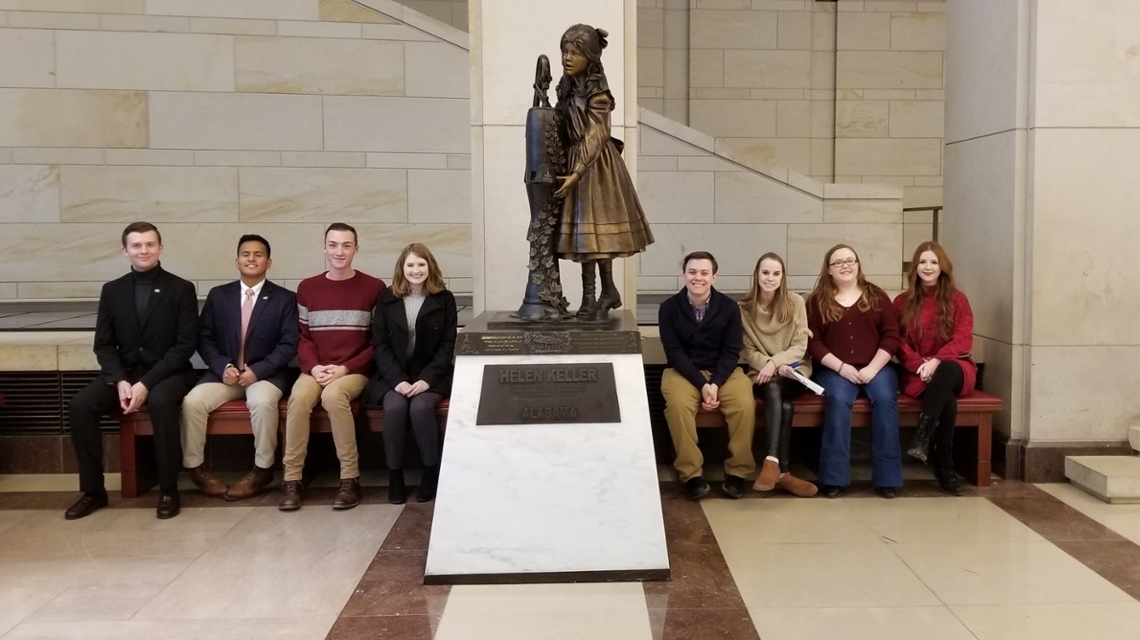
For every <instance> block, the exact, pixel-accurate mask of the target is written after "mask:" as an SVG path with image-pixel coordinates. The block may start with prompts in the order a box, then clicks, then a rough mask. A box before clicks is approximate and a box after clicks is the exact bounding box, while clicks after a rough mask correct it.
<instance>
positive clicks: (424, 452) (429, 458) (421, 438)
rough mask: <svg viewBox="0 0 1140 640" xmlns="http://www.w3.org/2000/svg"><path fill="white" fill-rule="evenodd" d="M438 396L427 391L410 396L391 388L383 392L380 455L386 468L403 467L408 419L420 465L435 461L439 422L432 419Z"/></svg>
mask: <svg viewBox="0 0 1140 640" xmlns="http://www.w3.org/2000/svg"><path fill="white" fill-rule="evenodd" d="M442 400H443V396H442V395H440V394H438V393H433V392H431V391H424V392H423V393H420V394H417V395H414V396H412V397H411V398H408V397H406V396H404V395H403V394H401V393H396V392H395V391H389V392H388V393H386V394H384V456H385V458H387V463H388V468H389V469H391V470H393V471H395V470H397V469H403V468H404V447H405V446H406V444H405V443H406V442H407V439H408V423H409V422H411V426H412V437H414V438H415V439H416V446H418V447H419V448H420V458H421V459H422V462H423V465H424V466H425V467H434V466H435V465H437V464H439V458H440V447H439V424H438V423H436V421H435V407H436V405H438V404H439V403H440V402H441V401H442Z"/></svg>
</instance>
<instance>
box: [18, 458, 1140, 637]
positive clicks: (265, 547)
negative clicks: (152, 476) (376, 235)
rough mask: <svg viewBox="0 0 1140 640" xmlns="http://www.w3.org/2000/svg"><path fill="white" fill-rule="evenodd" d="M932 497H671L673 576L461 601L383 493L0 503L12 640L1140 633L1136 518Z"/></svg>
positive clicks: (1002, 486) (480, 594) (997, 497)
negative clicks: (173, 504) (433, 580)
mask: <svg viewBox="0 0 1140 640" xmlns="http://www.w3.org/2000/svg"><path fill="white" fill-rule="evenodd" d="M318 484H319V485H324V484H327V483H324V482H321V483H318ZM930 485H932V483H931V482H930V481H929V480H913V481H909V480H908V486H907V488H906V490H905V491H904V492H903V494H902V496H901V497H900V498H898V499H896V500H893V501H887V500H882V499H880V498H877V497H874V495H873V494H872V493H871V492H869V491H866V490H862V489H859V490H854V491H851V492H849V493H848V494H847V495H846V496H845V497H844V498H842V499H839V500H825V499H822V498H816V499H806V500H805V499H795V498H790V497H786V496H779V495H765V496H759V495H756V494H752V493H749V494H748V497H747V498H746V499H744V500H739V501H731V500H727V499H724V498H723V497H720V496H719V495H718V492H716V491H714V492H713V494H710V496H709V498H706V499H705V500H704V501H702V502H701V503H694V502H691V501H688V500H686V499H684V498H683V497H681V496H680V495H679V493H678V492H677V490H676V488H675V487H674V486H673V485H672V484H669V483H663V484H662V506H663V510H664V514H665V526H666V533H667V537H668V540H669V553H670V564H671V566H672V574H673V579H672V580H671V581H669V582H650V583H644V584H637V583H609V584H562V585H521V586H519V585H505V586H461V587H460V586H457V587H447V586H426V587H425V586H423V585H422V584H421V579H422V575H423V565H424V561H425V558H426V548H427V540H428V532H429V530H430V525H431V513H432V505H431V504H430V503H429V504H414V503H413V504H409V505H405V506H402V507H400V506H391V505H388V504H385V503H384V489H383V488H382V487H369V488H368V489H367V493H366V498H367V500H366V501H365V502H366V503H365V504H362V505H361V506H360V507H358V508H356V509H354V510H352V511H348V512H333V511H331V510H330V509H329V508H328V506H327V502H329V500H330V499H331V495H332V490H331V489H327V488H314V489H312V490H310V491H309V492H307V493H306V506H305V507H304V508H303V509H301V511H299V512H296V513H281V512H278V511H277V510H276V509H275V508H274V505H275V500H276V496H275V495H273V494H269V495H266V496H263V497H262V498H259V499H254V500H251V501H249V502H248V503H243V504H238V505H226V503H223V502H221V501H218V500H210V499H205V498H201V497H198V496H195V495H194V494H192V493H190V492H187V493H185V494H184V496H185V504H186V505H187V507H186V508H185V509H184V511H183V513H182V515H180V516H178V517H177V518H175V519H173V520H167V521H158V520H156V519H155V518H154V513H153V505H152V502H153V496H145V497H143V498H140V499H138V500H132V501H121V500H120V501H117V502H116V503H115V504H113V505H112V508H109V509H105V510H103V511H100V512H98V513H96V514H94V515H93V516H91V517H89V518H87V519H84V520H80V521H75V522H67V521H65V520H63V517H62V513H61V509H62V508H63V506H65V505H66V504H67V503H68V502H69V501H70V500H72V499H73V498H74V494H68V493H43V494H27V493H13V492H8V493H0V638H2V639H3V640H9V639H12V638H67V639H82V638H116V639H118V638H226V639H229V638H234V639H237V638H288V639H298V640H300V639H314V640H316V639H320V638H329V639H338V640H339V639H353V638H375V639H389V638H391V639H399V640H417V639H431V638H436V639H439V640H456V639H458V640H480V639H483V638H495V639H496V640H499V639H512V638H519V639H523V638H525V639H527V640H531V639H544V638H550V639H570V640H576V639H579V638H581V639H583V640H585V639H590V640H608V639H611V638H612V639H614V640H636V639H645V640H651V639H655V640H661V639H668V640H702V639H704V638H731V639H733V640H755V639H756V638H763V639H764V640H815V639H825V638H826V639H828V640H831V639H850V640H860V639H863V638H868V639H870V638H874V639H876V640H894V639H899V640H903V639H911V638H921V639H923V640H969V639H976V640H1023V639H1024V640H1031V639H1032V640H1049V639H1053V638H1056V639H1061V638H1064V639H1066V640H1069V639H1072V638H1090V639H1096V640H1123V639H1126V638H1127V639H1130V640H1135V639H1136V638H1140V602H1138V601H1137V600H1136V597H1137V596H1138V595H1140V546H1138V545H1137V539H1138V538H1140V505H1116V506H1109V505H1105V504H1103V503H1100V502H1098V501H1096V500H1095V499H1094V498H1091V497H1089V496H1087V495H1086V494H1084V493H1082V492H1080V491H1079V490H1077V489H1075V488H1073V487H1071V486H1068V485H1042V486H1040V487H1037V486H1033V485H1025V484H1021V483H1017V482H1003V481H999V482H997V483H995V486H994V487H993V488H991V489H977V490H974V491H971V492H970V493H969V494H968V495H967V496H966V497H962V498H953V497H946V496H942V495H939V494H937V493H936V491H933V490H932V487H931V486H930ZM749 498H752V499H749ZM223 505H225V506H226V507H228V508H223Z"/></svg>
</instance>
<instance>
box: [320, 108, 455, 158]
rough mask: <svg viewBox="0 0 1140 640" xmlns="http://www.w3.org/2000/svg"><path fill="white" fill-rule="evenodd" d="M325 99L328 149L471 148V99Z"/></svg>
mask: <svg viewBox="0 0 1140 640" xmlns="http://www.w3.org/2000/svg"><path fill="white" fill-rule="evenodd" d="M324 105H325V108H324V123H325V136H324V137H325V140H324V141H325V149H327V150H329V151H396V152H420V153H424V152H428V153H467V152H468V151H469V150H470V147H471V120H470V118H471V112H470V103H469V101H467V100H451V99H442V98H366V97H352V96H329V97H327V98H325V99H324Z"/></svg>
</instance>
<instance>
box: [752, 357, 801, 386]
mask: <svg viewBox="0 0 1140 640" xmlns="http://www.w3.org/2000/svg"><path fill="white" fill-rule="evenodd" d="M794 371H795V369H792V368H791V367H789V366H788V365H786V364H782V365H780V366H779V367H777V366H776V363H774V362H772V361H771V360H769V361H768V363H767V364H765V365H764V366H763V367H761V368H760V371H759V372H758V373H757V374H756V384H764V383H766V382H770V381H771V380H772V378H774V377H776V376H778V375H779V376H783V377H785V378H791V379H795V377H796V376H795V374H794V373H793V372H794Z"/></svg>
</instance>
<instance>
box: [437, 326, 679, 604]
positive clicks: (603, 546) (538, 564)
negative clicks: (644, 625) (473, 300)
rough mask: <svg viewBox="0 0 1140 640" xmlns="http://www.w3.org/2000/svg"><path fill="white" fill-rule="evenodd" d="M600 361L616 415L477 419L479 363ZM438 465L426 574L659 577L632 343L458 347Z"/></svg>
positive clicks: (661, 553)
mask: <svg viewBox="0 0 1140 640" xmlns="http://www.w3.org/2000/svg"><path fill="white" fill-rule="evenodd" d="M631 318H632V316H631ZM462 344H463V335H462V334H461V335H460V345H461V346H460V350H461V353H462V348H463V347H462ZM606 362H608V363H612V365H613V368H614V378H615V382H616V385H617V393H618V404H619V407H620V411H621V422H619V423H606V424H602V423H592V424H507V425H477V424H476V415H477V412H478V409H479V402H480V392H481V382H482V378H483V367H484V366H485V365H489V364H524V363H525V364H567V363H606ZM442 465H443V466H442V470H441V473H440V482H439V491H438V493H437V496H436V504H435V515H434V517H433V521H432V530H431V541H430V543H429V547H428V557H427V570H426V573H425V576H424V583H425V584H474V583H503V582H585V581H609V580H622V581H626V580H652V579H668V577H669V559H668V554H667V551H666V547H665V530H664V524H663V521H662V516H661V497H660V492H659V488H658V480H657V467H656V462H655V459H654V451H653V439H652V436H651V433H650V425H649V405H648V402H647V398H646V391H645V372H644V369H643V365H642V359H641V355H640V353H625V354H604V355H594V354H578V355H521V354H515V355H460V356H459V357H458V358H457V361H456V367H455V384H454V388H453V391H452V395H451V405H450V409H449V411H448V419H447V434H446V437H445V440H444V449H443V463H442Z"/></svg>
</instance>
